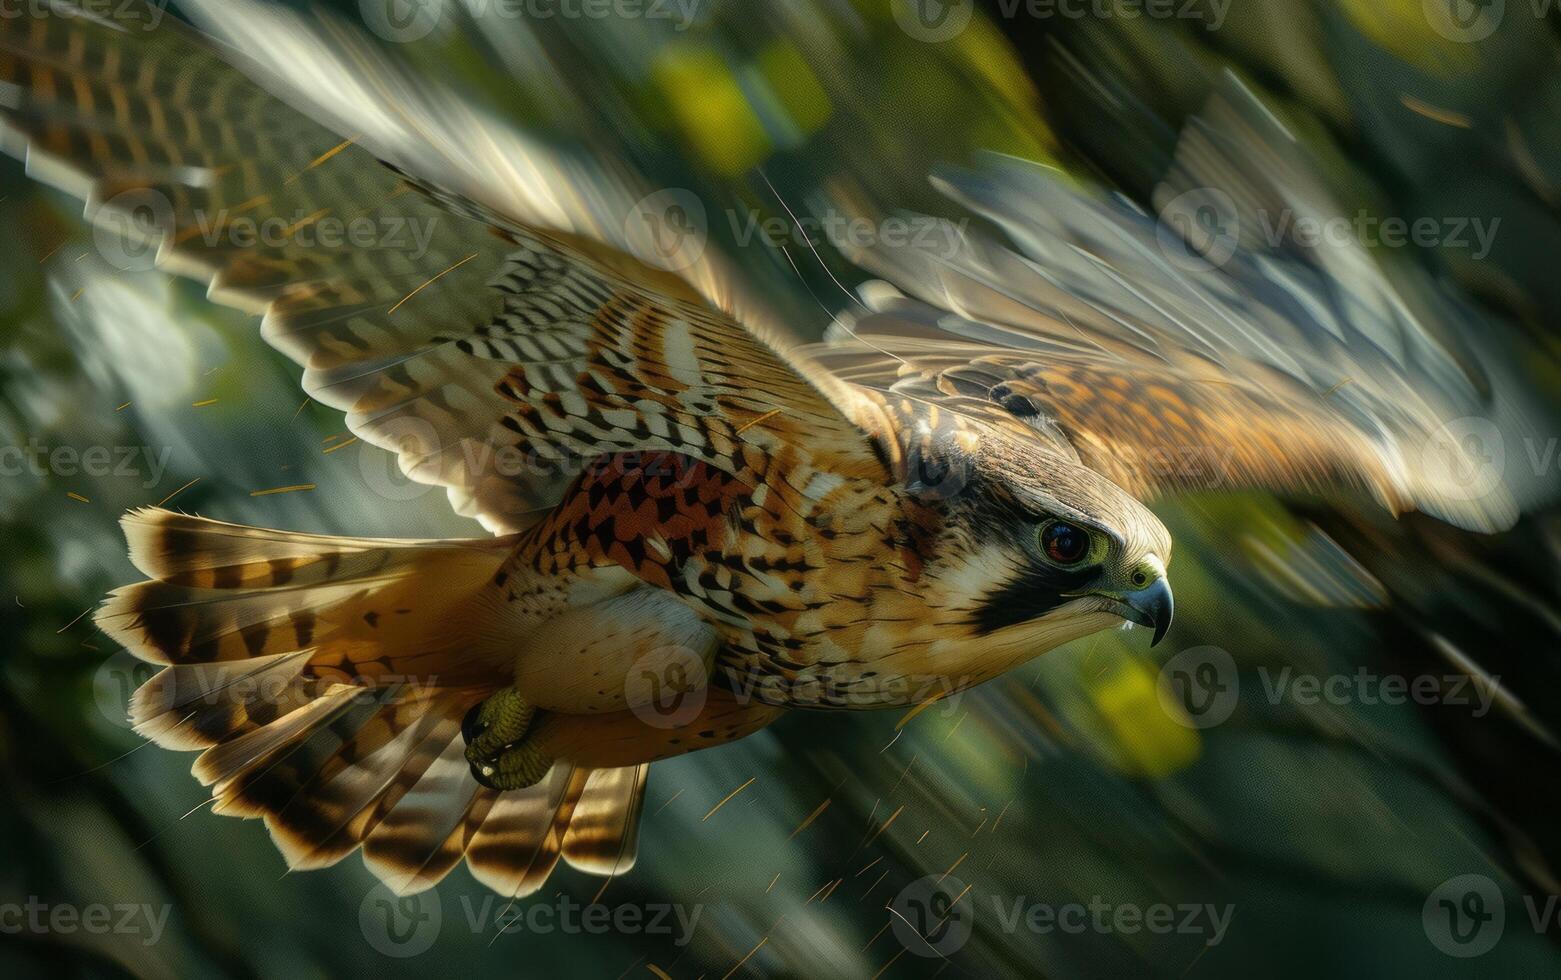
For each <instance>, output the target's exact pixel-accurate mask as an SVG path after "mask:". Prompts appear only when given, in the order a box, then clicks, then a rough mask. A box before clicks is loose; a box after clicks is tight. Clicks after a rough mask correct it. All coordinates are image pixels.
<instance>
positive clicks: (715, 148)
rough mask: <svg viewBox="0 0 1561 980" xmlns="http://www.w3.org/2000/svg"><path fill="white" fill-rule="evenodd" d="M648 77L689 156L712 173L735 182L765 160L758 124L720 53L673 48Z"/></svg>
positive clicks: (765, 142) (765, 139)
mask: <svg viewBox="0 0 1561 980" xmlns="http://www.w3.org/2000/svg"><path fill="white" fill-rule="evenodd" d="M651 77H652V78H653V79H654V81H655V84H656V87H657V88H658V89H659V90H660V91H661V94H662V96H663V101H664V104H665V105H666V107H667V108H668V109H670V110H671V112H672V115H673V117H674V118H675V119H676V120H677V123H678V126H679V128H680V129H682V131H683V134H684V136H685V137H686V138H687V139H688V141H689V143H690V144H691V145H692V147H693V150H694V153H695V154H696V155H697V156H698V157H699V159H700V161H701V162H702V163H704V164H705V165H706V166H707V167H709V168H710V169H711V170H713V171H715V173H717V174H719V175H720V176H722V177H735V176H738V175H739V174H742V173H744V172H745V171H747V170H748V169H750V168H752V167H754V166H755V165H757V164H758V163H760V162H762V161H763V160H764V158H765V157H767V156H769V154H770V151H771V150H772V148H773V147H772V144H771V143H770V138H769V136H768V135H766V134H765V132H764V125H763V124H762V123H761V122H760V121H759V116H758V114H757V113H755V112H754V110H753V106H751V105H749V104H748V97H747V95H746V94H745V93H744V92H743V90H742V86H741V85H739V84H738V82H737V78H736V76H735V75H734V74H733V73H732V69H731V66H730V65H728V64H727V63H726V60H725V59H724V58H722V57H721V55H720V54H718V53H716V52H715V51H712V50H710V49H708V48H704V47H700V46H698V45H693V44H680V45H673V46H671V47H668V48H666V49H665V50H664V51H662V52H661V53H660V54H659V55H657V57H656V59H655V62H654V63H653V64H652V65H651Z"/></svg>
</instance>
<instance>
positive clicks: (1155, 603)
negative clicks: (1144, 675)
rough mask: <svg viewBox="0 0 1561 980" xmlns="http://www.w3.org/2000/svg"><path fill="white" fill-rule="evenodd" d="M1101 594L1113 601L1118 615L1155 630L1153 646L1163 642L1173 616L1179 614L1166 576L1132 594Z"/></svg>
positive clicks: (1113, 607) (1113, 609) (1151, 642)
mask: <svg viewBox="0 0 1561 980" xmlns="http://www.w3.org/2000/svg"><path fill="white" fill-rule="evenodd" d="M1099 594H1100V595H1101V597H1102V598H1105V599H1109V600H1110V601H1111V606H1112V609H1111V611H1112V612H1114V613H1116V614H1117V615H1118V616H1121V617H1122V618H1123V619H1125V620H1127V621H1128V622H1131V623H1137V624H1138V625H1140V626H1147V627H1149V628H1150V629H1152V630H1154V639H1152V640H1150V641H1149V645H1150V646H1154V645H1155V644H1157V643H1159V642H1160V641H1161V640H1162V639H1164V638H1165V631H1166V630H1168V629H1170V628H1171V617H1172V615H1173V614H1174V613H1175V611H1176V603H1175V601H1174V600H1173V599H1172V597H1171V585H1170V583H1169V582H1167V581H1166V580H1165V578H1164V577H1163V576H1162V577H1159V578H1156V579H1155V580H1154V581H1153V582H1150V583H1149V584H1148V585H1146V586H1144V587H1143V588H1141V589H1135V590H1133V591H1132V592H1115V593H1111V594H1109V595H1108V594H1105V593H1099Z"/></svg>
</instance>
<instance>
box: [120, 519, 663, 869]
mask: <svg viewBox="0 0 1561 980" xmlns="http://www.w3.org/2000/svg"><path fill="white" fill-rule="evenodd" d="M123 524H124V528H125V533H126V537H127V538H128V540H129V544H130V555H131V560H132V562H133V563H134V564H135V565H136V567H137V568H139V569H141V571H143V572H144V573H145V574H147V575H149V576H151V579H150V581H146V582H141V583H138V584H136V585H131V586H128V587H125V588H122V589H119V590H117V591H116V592H114V593H113V594H112V595H111V596H110V597H109V599H108V600H107V602H106V603H105V604H104V606H103V608H102V609H101V610H99V612H98V614H97V622H98V625H99V626H100V627H101V628H103V629H104V631H105V632H107V633H108V634H109V635H110V636H112V637H113V638H114V639H115V640H116V641H118V642H120V643H122V644H123V645H124V646H125V647H127V648H128V649H129V650H130V651H131V652H132V653H134V654H135V655H136V656H138V657H140V658H142V659H144V660H148V661H151V662H154V663H162V664H166V665H168V666H167V667H166V668H165V669H164V670H163V671H161V672H160V673H158V674H157V675H156V676H154V677H153V678H152V679H150V680H149V681H147V682H146V683H145V684H143V685H142V686H141V687H140V689H139V690H137V691H136V693H135V695H134V697H133V698H132V701H131V708H130V711H131V719H132V721H133V723H134V725H135V727H136V730H137V731H138V732H139V733H141V734H142V735H144V736H145V737H147V738H149V739H151V740H152V741H155V742H157V743H158V744H159V745H162V746H164V747H166V748H170V749H175V750H181V751H199V752H200V753H201V754H200V756H199V757H198V758H197V759H196V762H195V764H194V767H193V772H194V774H195V776H196V777H197V778H198V779H200V780H201V782H202V783H203V784H205V785H207V786H209V787H211V792H212V796H213V798H214V799H215V800H216V806H215V810H216V812H218V813H222V814H226V815H230V816H239V817H247V818H255V817H259V818H261V819H263V820H264V821H265V823H266V825H267V827H268V828H269V830H270V832H271V835H272V837H273V839H274V840H275V841H276V843H277V846H278V848H279V849H280V850H281V852H282V854H283V857H284V858H285V859H286V861H287V863H288V866H289V867H290V868H295V869H305V868H317V867H324V866H327V865H330V864H334V863H335V862H337V861H339V860H341V859H342V858H343V857H345V856H347V855H348V854H350V853H352V852H353V851H354V850H357V849H358V848H360V847H361V848H362V849H363V856H364V861H365V863H366V864H367V865H368V867H369V868H370V869H371V870H372V871H373V872H374V873H375V874H376V875H377V876H378V877H380V878H381V879H382V880H384V881H385V882H386V883H387V884H388V885H389V886H390V887H391V888H392V889H393V890H395V891H396V892H398V893H412V892H416V891H421V890H423V889H425V888H428V887H430V886H432V885H434V884H436V883H437V882H438V881H439V880H440V879H442V878H443V877H444V875H445V874H446V873H448V872H449V871H450V870H451V869H452V868H453V867H454V866H455V865H456V864H458V863H459V862H460V860H461V859H462V858H463V857H464V858H465V859H466V860H467V862H468V864H469V866H470V868H471V870H472V872H473V874H474V875H475V876H476V877H477V878H478V880H479V881H482V882H483V883H484V884H487V885H489V886H490V887H493V888H495V889H497V890H499V891H501V892H503V893H505V894H508V895H518V896H525V895H528V894H530V893H532V892H534V891H536V890H537V889H538V888H540V887H541V886H542V884H543V882H544V881H545V880H546V878H547V876H548V874H549V873H550V872H551V871H552V870H553V868H554V867H555V866H556V865H557V864H558V862H559V860H560V859H562V860H564V861H566V862H567V863H569V864H571V865H572V866H574V867H576V868H578V869H580V870H583V871H587V872H589V873H593V874H602V875H611V874H620V873H622V872H623V871H626V870H628V868H629V867H630V866H631V865H632V863H633V860H634V851H635V838H636V836H637V832H638V820H639V813H640V809H641V800H642V799H643V793H644V785H645V770H646V769H647V768H648V766H630V767H626V768H623V769H597V770H590V769H586V768H583V767H577V766H573V765H568V764H559V765H557V766H555V767H554V769H553V771H552V772H551V773H550V774H549V776H548V778H547V779H545V780H544V781H543V782H542V783H541V784H539V785H538V786H537V787H533V788H532V789H530V790H523V791H514V792H504V793H501V792H496V791H493V790H489V789H485V788H483V787H481V786H479V785H478V784H477V783H476V781H475V780H473V779H472V776H471V773H470V771H469V769H468V766H467V763H466V760H465V757H464V748H465V745H464V741H463V739H462V738H461V733H460V725H461V719H462V718H463V717H464V715H465V714H466V712H467V711H468V710H469V709H470V708H471V707H472V706H473V705H475V704H477V703H478V702H480V701H481V700H482V699H483V698H484V697H486V696H487V695H488V694H490V693H491V692H492V691H493V690H495V689H497V688H499V687H501V686H503V685H504V684H506V683H508V674H509V669H510V666H511V665H512V664H513V653H512V651H506V650H503V649H501V648H499V647H498V645H497V644H496V642H495V641H496V639H497V636H491V635H489V634H490V633H493V634H497V633H498V632H499V629H498V627H499V626H502V618H501V612H502V611H501V610H499V609H495V608H491V607H490V606H489V603H491V602H492V601H493V600H492V599H491V597H485V590H484V586H485V585H487V584H488V583H489V582H491V580H492V578H493V576H494V575H495V574H496V572H497V571H498V569H499V567H500V565H501V563H502V562H503V560H504V558H505V557H506V556H507V555H508V554H509V552H510V550H511V549H512V547H513V544H512V542H510V541H508V540H507V539H484V540H474V541H398V540H384V539H362V538H345V537H329V536H321V535H310V534H297V533H292V532H287V531H273V530H267V529H262V528H252V527H243V526H240V525H234V524H227V523H223V522H220V521H213V520H208V519H205V518H197V517H189V516H186V515H182V514H174V513H170V512H168V511H159V510H140V511H133V512H131V513H130V514H127V515H126V517H125V519H124V522H123ZM501 654H502V655H501Z"/></svg>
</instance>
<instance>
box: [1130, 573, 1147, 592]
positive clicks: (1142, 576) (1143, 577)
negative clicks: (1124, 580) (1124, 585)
mask: <svg viewBox="0 0 1561 980" xmlns="http://www.w3.org/2000/svg"><path fill="white" fill-rule="evenodd" d="M1133 584H1134V585H1135V586H1137V587H1139V588H1143V587H1144V586H1146V585H1148V584H1149V575H1148V574H1147V573H1146V572H1145V571H1144V570H1143V569H1139V570H1138V571H1136V572H1134V573H1133Z"/></svg>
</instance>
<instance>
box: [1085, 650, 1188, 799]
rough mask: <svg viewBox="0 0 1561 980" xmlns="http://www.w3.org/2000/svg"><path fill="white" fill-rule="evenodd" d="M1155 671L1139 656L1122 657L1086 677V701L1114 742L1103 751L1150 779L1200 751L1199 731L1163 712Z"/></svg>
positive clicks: (1167, 772) (1178, 766) (1123, 766)
mask: <svg viewBox="0 0 1561 980" xmlns="http://www.w3.org/2000/svg"><path fill="white" fill-rule="evenodd" d="M1158 683H1159V674H1158V673H1157V672H1156V671H1155V670H1154V669H1153V668H1152V667H1151V666H1150V665H1149V664H1147V663H1145V662H1144V661H1142V660H1140V659H1138V658H1137V657H1132V656H1128V657H1124V658H1122V659H1121V660H1120V661H1118V662H1117V663H1116V664H1114V665H1112V666H1111V668H1110V669H1108V670H1107V671H1106V672H1105V673H1103V674H1102V675H1100V676H1099V677H1098V678H1095V679H1092V680H1091V681H1089V682H1088V692H1089V698H1090V701H1091V702H1092V703H1093V704H1094V706H1095V710H1096V711H1098V712H1099V713H1100V717H1101V720H1102V721H1103V722H1104V723H1105V726H1106V729H1107V731H1108V732H1109V733H1110V735H1111V736H1112V737H1113V744H1112V745H1110V746H1107V747H1106V749H1107V752H1106V754H1107V757H1108V758H1110V759H1111V761H1112V763H1113V764H1114V765H1115V766H1116V767H1117V768H1118V769H1120V770H1121V771H1123V772H1125V773H1128V774H1130V775H1135V776H1147V777H1149V778H1151V779H1155V778H1159V777H1162V776H1169V775H1170V774H1172V773H1174V772H1177V771H1179V770H1181V769H1184V768H1186V767H1187V766H1189V765H1191V764H1192V763H1193V762H1194V761H1195V760H1197V758H1198V755H1199V753H1200V752H1201V751H1202V748H1203V743H1202V740H1201V739H1200V738H1199V735H1198V732H1197V731H1196V730H1195V729H1193V728H1190V727H1188V726H1187V725H1186V724H1185V723H1184V719H1177V718H1174V717H1172V716H1171V715H1170V714H1168V713H1167V710H1166V708H1165V707H1163V706H1162V704H1161V700H1160V696H1159V687H1158Z"/></svg>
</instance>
